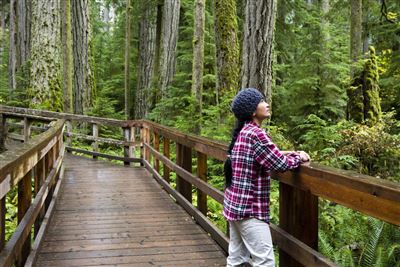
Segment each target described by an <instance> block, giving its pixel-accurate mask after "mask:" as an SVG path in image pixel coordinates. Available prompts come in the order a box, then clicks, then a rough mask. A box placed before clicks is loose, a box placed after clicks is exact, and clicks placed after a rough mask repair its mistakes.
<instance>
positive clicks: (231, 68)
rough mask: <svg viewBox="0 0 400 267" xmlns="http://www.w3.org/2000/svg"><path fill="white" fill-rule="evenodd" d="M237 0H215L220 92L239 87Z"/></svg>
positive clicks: (220, 93) (223, 92)
mask: <svg viewBox="0 0 400 267" xmlns="http://www.w3.org/2000/svg"><path fill="white" fill-rule="evenodd" d="M237 31H238V24H237V14H236V1H235V0H220V1H215V37H216V38H215V39H216V40H215V44H216V48H217V49H216V51H217V76H218V83H217V88H218V94H219V96H223V95H224V94H227V93H229V92H236V91H237V90H238V87H239V70H240V67H239V59H240V58H239V43H238V37H237Z"/></svg>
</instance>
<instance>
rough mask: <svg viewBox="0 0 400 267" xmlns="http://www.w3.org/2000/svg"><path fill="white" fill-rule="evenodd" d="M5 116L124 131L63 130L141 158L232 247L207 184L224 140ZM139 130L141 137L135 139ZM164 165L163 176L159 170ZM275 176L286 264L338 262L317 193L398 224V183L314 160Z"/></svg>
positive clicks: (277, 229)
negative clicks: (322, 249)
mask: <svg viewBox="0 0 400 267" xmlns="http://www.w3.org/2000/svg"><path fill="white" fill-rule="evenodd" d="M0 113H2V114H4V115H6V116H8V115H9V114H24V116H36V117H46V118H53V119H54V118H58V119H65V120H67V121H70V122H73V121H75V122H79V123H91V124H92V125H97V127H100V126H101V125H105V126H115V127H119V128H121V129H123V133H124V140H111V139H104V138H99V137H98V131H99V128H96V127H94V126H93V127H92V128H93V134H92V135H91V136H88V135H82V134H80V135H76V134H72V130H71V126H68V127H67V128H68V131H67V132H66V133H65V135H66V138H67V143H68V150H69V151H76V152H82V153H86V154H90V155H92V156H94V157H97V156H100V157H107V158H110V159H117V160H121V161H123V162H124V163H125V165H128V164H129V162H140V163H141V164H143V165H144V166H145V167H146V168H147V169H148V170H149V171H150V172H151V173H152V174H153V176H154V177H155V179H157V181H158V182H159V183H160V184H161V185H162V186H163V187H164V188H165V190H166V191H167V192H168V193H169V194H171V195H172V196H173V197H174V198H175V199H176V201H177V202H178V203H179V204H180V205H181V206H182V207H184V208H185V209H186V211H187V212H188V213H189V214H190V215H192V216H193V218H194V219H195V220H196V221H197V222H198V223H199V224H200V225H201V226H202V227H203V228H204V229H205V230H206V231H208V232H209V233H210V235H211V236H212V237H213V238H214V239H215V240H216V242H218V244H219V245H220V246H221V247H222V248H223V249H224V250H225V251H227V250H228V240H229V239H228V237H227V236H226V235H225V234H224V233H222V232H221V231H220V230H219V229H218V228H217V227H216V226H215V225H213V224H212V223H211V221H210V220H209V219H208V218H207V216H206V214H207V208H208V205H207V196H209V197H212V198H213V199H215V200H216V201H217V202H219V203H221V204H222V203H223V192H221V191H220V190H218V189H216V188H215V187H213V186H212V185H210V184H209V183H207V170H208V168H207V158H214V159H217V160H220V161H223V160H225V158H226V150H227V145H226V144H223V143H219V142H215V141H212V140H209V139H206V138H202V137H198V136H193V135H188V134H184V133H181V132H179V131H177V130H174V129H171V128H168V127H165V126H161V125H159V124H156V123H154V122H150V121H121V120H111V119H103V118H95V117H88V116H79V115H71V114H63V113H55V112H47V111H38V110H28V109H19V108H11V107H5V106H0ZM139 129H140V142H135V141H136V138H135V137H136V136H137V135H138V130H139ZM72 136H75V137H78V138H83V139H86V140H89V141H91V142H108V143H112V144H114V145H120V146H123V151H124V152H123V155H124V156H111V155H107V154H103V153H100V152H98V151H96V149H97V147H96V146H93V151H86V150H81V149H77V148H73V147H72V146H71V140H70V138H71V137H72ZM139 144H140V152H141V153H140V158H134V157H133V154H132V150H133V148H135V147H136V148H137V147H139ZM173 146H175V148H176V154H175V155H176V157H175V161H173V160H172V159H171V157H170V152H171V151H170V149H171V147H173ZM161 147H162V151H161ZM193 155H194V156H195V157H196V160H195V161H196V163H197V168H196V169H197V172H196V174H193V173H192V162H193ZM161 164H162V165H161ZM161 166H162V167H163V168H162V169H163V173H160V169H161ZM172 171H174V172H175V173H176V175H177V179H176V189H175V188H174V187H173V186H171V183H170V175H171V172H172ZM273 178H274V179H276V180H277V181H279V192H280V199H279V210H280V214H279V226H276V225H273V224H271V232H272V235H273V240H274V243H275V244H276V245H277V246H278V247H279V252H280V261H279V262H280V265H281V266H301V265H304V266H335V264H334V263H332V262H331V261H329V260H328V259H326V258H325V257H323V256H322V255H321V254H320V253H318V252H317V248H318V246H317V245H318V243H317V241H318V198H319V197H320V198H323V199H328V200H330V201H334V202H336V203H339V204H341V205H343V206H346V207H348V208H351V209H353V210H357V211H360V212H363V213H365V214H368V215H370V216H373V217H375V218H378V219H381V220H383V221H386V222H389V223H392V224H394V225H397V226H400V185H399V184H397V183H393V182H389V181H385V180H378V179H376V178H373V177H369V176H365V175H361V174H358V173H354V172H350V171H343V170H338V169H333V168H327V167H325V166H321V165H318V164H315V163H311V164H309V165H302V166H301V167H300V168H298V169H296V170H294V171H288V172H285V173H274V174H273ZM192 186H194V187H195V188H196V189H197V194H198V195H197V205H196V206H197V207H195V206H194V205H193V203H192Z"/></svg>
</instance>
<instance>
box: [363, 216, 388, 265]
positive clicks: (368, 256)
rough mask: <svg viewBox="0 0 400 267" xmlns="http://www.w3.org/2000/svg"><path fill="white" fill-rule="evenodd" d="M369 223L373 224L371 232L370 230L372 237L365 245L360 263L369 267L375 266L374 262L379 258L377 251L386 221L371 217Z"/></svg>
mask: <svg viewBox="0 0 400 267" xmlns="http://www.w3.org/2000/svg"><path fill="white" fill-rule="evenodd" d="M369 223H370V225H371V226H372V229H371V232H370V235H371V236H370V239H369V241H368V243H367V245H366V246H365V247H364V249H363V251H362V253H361V256H360V260H359V263H358V266H360V267H369V266H373V265H374V262H375V261H376V260H377V258H376V252H377V249H378V242H379V239H380V237H381V234H382V230H383V227H384V223H383V222H381V221H378V220H376V219H372V218H371V219H369Z"/></svg>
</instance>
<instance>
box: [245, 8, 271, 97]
mask: <svg viewBox="0 0 400 267" xmlns="http://www.w3.org/2000/svg"><path fill="white" fill-rule="evenodd" d="M275 11H276V10H275V1H252V0H247V1H246V8H245V12H246V14H245V16H246V21H245V25H244V34H243V48H242V69H241V79H242V88H244V87H253V88H257V89H258V90H260V91H261V92H263V93H264V94H265V96H266V98H267V101H268V102H271V96H272V90H271V86H272V58H273V55H272V47H273V39H274V38H273V37H274V27H275V26H274V25H275Z"/></svg>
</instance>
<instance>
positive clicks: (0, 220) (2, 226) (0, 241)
mask: <svg viewBox="0 0 400 267" xmlns="http://www.w3.org/2000/svg"><path fill="white" fill-rule="evenodd" d="M6 197H7V196H4V197H3V198H2V199H0V251H2V250H3V248H4V246H5V244H6Z"/></svg>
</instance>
